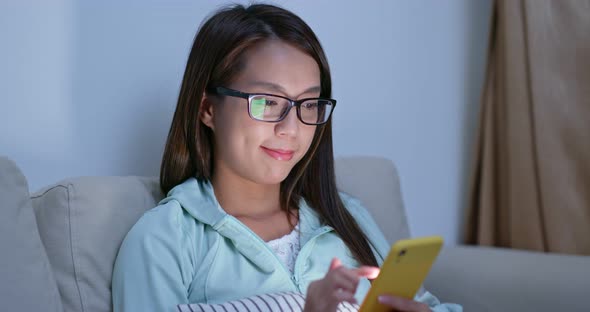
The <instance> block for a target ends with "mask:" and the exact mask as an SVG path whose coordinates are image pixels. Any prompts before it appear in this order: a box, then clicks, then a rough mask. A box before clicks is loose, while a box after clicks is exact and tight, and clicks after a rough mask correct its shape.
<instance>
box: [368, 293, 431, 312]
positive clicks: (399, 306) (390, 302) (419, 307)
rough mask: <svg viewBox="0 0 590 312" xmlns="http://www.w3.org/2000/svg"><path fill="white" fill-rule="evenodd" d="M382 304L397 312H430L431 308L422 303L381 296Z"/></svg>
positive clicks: (379, 298)
mask: <svg viewBox="0 0 590 312" xmlns="http://www.w3.org/2000/svg"><path fill="white" fill-rule="evenodd" d="M378 300H379V302H380V303H381V304H383V305H386V306H388V307H390V308H394V309H395V310H396V311H401V312H426V311H430V308H429V307H428V306H427V305H426V304H424V303H422V302H417V301H414V300H411V299H406V298H402V297H398V296H391V295H381V296H379V297H378Z"/></svg>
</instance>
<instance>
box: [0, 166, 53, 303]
mask: <svg viewBox="0 0 590 312" xmlns="http://www.w3.org/2000/svg"><path fill="white" fill-rule="evenodd" d="M0 203H1V206H0V250H1V252H2V256H0V281H2V282H1V283H0V305H1V307H2V308H1V309H2V311H52V312H53V311H55V312H57V311H62V305H61V301H60V297H59V293H58V290H57V284H56V282H55V278H54V276H53V273H52V270H51V267H50V265H49V260H48V259H47V255H46V253H45V250H44V248H43V245H42V243H41V239H40V237H39V232H38V231H37V222H36V220H35V215H34V213H33V207H32V206H31V201H30V199H29V189H28V185H27V181H26V179H25V177H24V176H23V175H22V173H21V172H20V170H19V169H18V167H17V166H16V164H15V163H14V162H12V161H11V160H9V159H7V158H5V157H0Z"/></svg>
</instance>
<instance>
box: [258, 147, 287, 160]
mask: <svg viewBox="0 0 590 312" xmlns="http://www.w3.org/2000/svg"><path fill="white" fill-rule="evenodd" d="M261 148H262V150H263V151H264V152H265V153H267V154H268V155H269V156H270V157H272V158H274V159H276V160H291V158H293V154H295V152H294V151H291V150H284V149H271V148H268V147H264V146H261Z"/></svg>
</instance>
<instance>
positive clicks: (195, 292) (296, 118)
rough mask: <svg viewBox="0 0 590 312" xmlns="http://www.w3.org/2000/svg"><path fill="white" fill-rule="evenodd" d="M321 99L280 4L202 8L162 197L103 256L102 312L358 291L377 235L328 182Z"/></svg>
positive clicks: (316, 54)
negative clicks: (109, 276) (105, 293)
mask: <svg viewBox="0 0 590 312" xmlns="http://www.w3.org/2000/svg"><path fill="white" fill-rule="evenodd" d="M330 96H331V78H330V70H329V67H328V62H327V60H326V57H325V55H324V52H323V50H322V48H321V46H320V43H319V41H318V39H317V38H316V36H315V34H314V33H313V31H312V30H311V29H310V28H309V27H308V26H307V25H306V24H305V23H304V22H303V21H302V20H301V19H300V18H299V17H297V16H296V15H294V14H293V13H291V12H289V11H286V10H284V9H281V8H278V7H275V6H271V5H251V6H249V7H243V6H240V5H238V6H234V7H231V8H226V9H222V10H220V11H218V12H217V13H216V14H214V15H213V16H212V17H210V18H209V19H208V20H207V21H206V22H205V24H203V25H202V27H201V29H200V30H199V32H198V34H197V36H196V38H195V41H194V44H193V47H192V50H191V53H190V56H189V59H188V62H187V66H186V71H185V74H184V79H183V82H182V87H181V90H180V95H179V99H178V104H177V108H176V112H175V114H174V118H173V121H172V126H171V129H170V132H169V135H168V141H167V143H166V148H165V151H164V157H163V161H162V167H161V172H160V183H161V187H162V191H163V192H164V194H167V197H166V198H165V199H164V200H162V201H161V202H160V203H159V205H158V206H157V207H156V208H154V209H151V210H150V211H148V212H147V213H146V214H145V215H143V216H142V217H141V219H140V220H139V221H138V222H137V223H136V224H135V225H134V227H133V228H132V229H131V231H130V232H129V233H128V234H127V236H126V238H125V241H124V242H123V244H122V246H121V249H120V251H119V255H118V257H117V261H116V264H115V269H114V273H113V285H112V292H113V304H114V309H115V311H170V310H173V309H174V308H175V306H176V305H177V304H181V303H198V302H204V303H219V302H225V301H229V300H234V299H239V298H245V297H248V296H252V295H256V294H264V293H276V292H299V293H303V294H306V304H305V310H306V311H335V310H336V307H337V305H338V304H339V303H340V302H350V303H355V302H360V300H362V298H363V297H364V295H365V294H366V292H367V290H368V288H369V287H370V282H369V280H368V279H367V278H374V277H375V276H376V274H377V273H378V269H377V268H376V267H377V266H378V265H379V264H380V263H381V262H382V261H383V259H384V257H385V256H386V254H387V252H388V250H389V244H388V243H387V242H386V241H385V239H384V237H383V235H382V234H381V233H380V231H379V229H378V228H377V225H376V224H375V222H374V221H373V220H372V219H371V217H370V216H369V214H368V213H367V211H366V210H365V209H364V208H363V207H362V206H360V204H359V202H358V201H356V200H354V199H352V198H350V197H347V196H346V195H344V194H339V193H338V191H337V189H336V184H335V178H334V160H333V152H332V132H331V119H330V117H331V114H332V112H333V111H334V108H335V107H336V101H335V100H333V99H330ZM326 272H327V273H326ZM382 299H383V302H384V304H387V305H389V306H391V307H392V310H395V309H397V310H400V311H402V310H403V311H430V308H435V309H439V310H441V311H445V310H448V308H452V307H453V306H452V305H441V304H439V302H438V301H437V300H436V298H434V297H433V296H431V295H430V294H429V293H427V292H424V293H423V294H421V296H420V297H419V298H416V299H417V300H418V301H413V300H406V299H403V298H397V297H392V296H384V297H383V298H382ZM419 301H422V302H419ZM423 302H428V303H429V304H430V306H428V305H427V304H425V303H423Z"/></svg>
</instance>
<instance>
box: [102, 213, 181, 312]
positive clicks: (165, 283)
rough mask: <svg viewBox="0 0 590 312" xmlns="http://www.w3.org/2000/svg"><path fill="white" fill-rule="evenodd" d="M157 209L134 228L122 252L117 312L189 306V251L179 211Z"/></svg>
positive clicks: (116, 285)
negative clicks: (180, 305)
mask: <svg viewBox="0 0 590 312" xmlns="http://www.w3.org/2000/svg"><path fill="white" fill-rule="evenodd" d="M170 205H171V206H174V205H173V204H166V205H164V206H158V207H156V208H154V209H152V210H150V211H148V212H147V213H146V214H144V215H143V216H142V217H141V218H140V219H139V221H138V222H137V223H136V224H135V225H134V226H133V227H132V228H131V230H130V231H129V233H128V234H127V236H126V237H125V239H124V241H123V244H122V245H121V247H120V249H119V253H118V255H117V259H116V261H115V267H114V270H113V280H112V298H113V311H114V312H129V311H144V312H146V311H158V312H162V311H176V305H177V304H182V303H188V298H187V297H188V291H187V290H188V287H189V285H190V282H191V278H190V276H192V273H191V271H192V270H191V267H192V265H191V257H190V254H191V252H190V250H187V248H186V247H183V246H190V244H187V243H186V242H185V241H186V239H187V238H186V235H183V231H182V226H181V222H180V216H181V212H179V211H178V210H180V208H177V209H175V207H169V206H170Z"/></svg>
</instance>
